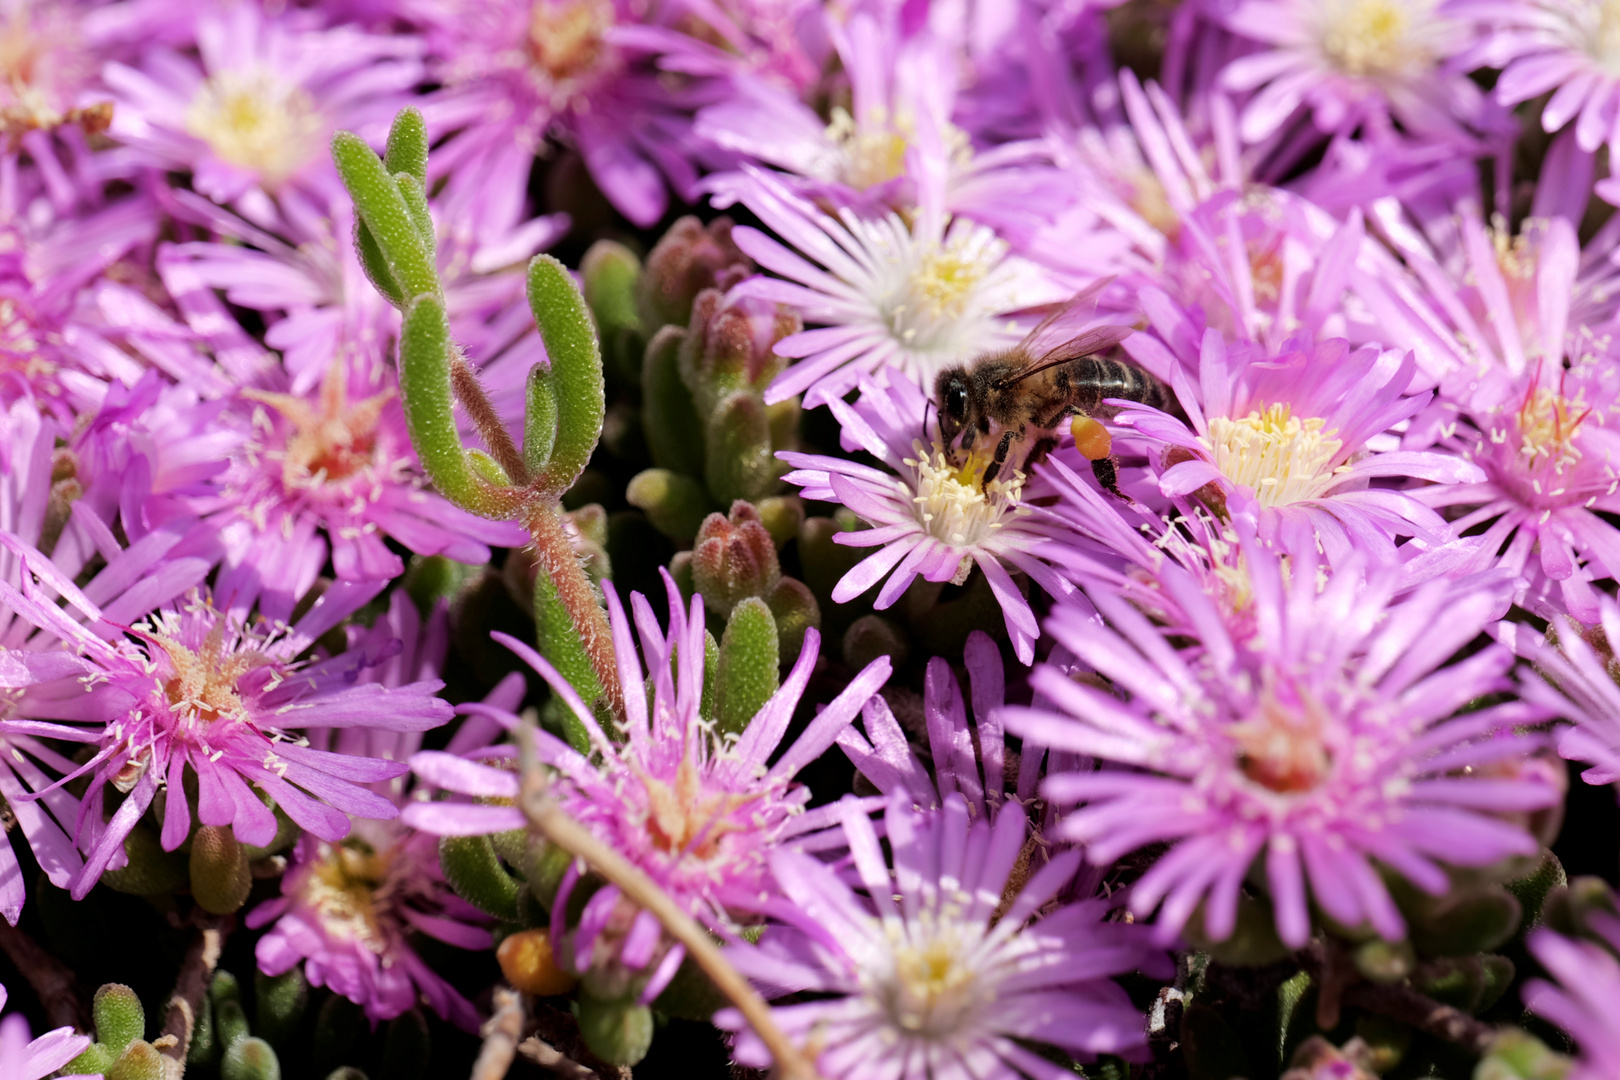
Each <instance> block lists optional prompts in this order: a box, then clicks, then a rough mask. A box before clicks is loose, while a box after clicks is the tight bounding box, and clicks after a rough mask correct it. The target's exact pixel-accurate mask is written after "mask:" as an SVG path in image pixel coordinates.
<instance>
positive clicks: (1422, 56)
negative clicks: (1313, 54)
mask: <svg viewBox="0 0 1620 1080" xmlns="http://www.w3.org/2000/svg"><path fill="white" fill-rule="evenodd" d="M1410 4H1411V0H1340V2H1338V3H1331V2H1330V3H1329V5H1328V9H1329V10H1328V11H1327V13H1326V14H1327V18H1326V20H1325V25H1324V26H1323V29H1322V35H1321V42H1322V54H1323V56H1324V57H1326V58H1327V60H1328V62H1329V63H1330V64H1332V65H1333V67H1335V68H1336V69H1338V70H1339V71H1340V72H1342V73H1344V74H1345V75H1349V76H1351V77H1353V78H1367V77H1373V78H1376V77H1380V76H1388V75H1399V74H1401V73H1403V72H1404V71H1407V70H1410V69H1411V68H1413V67H1417V66H1420V65H1423V64H1426V63H1427V62H1428V55H1427V50H1426V49H1425V48H1424V47H1423V46H1422V44H1421V43H1419V42H1418V41H1416V40H1415V36H1416V35H1415V34H1414V33H1413V31H1414V29H1415V27H1414V25H1413V23H1414V20H1413V18H1412V15H1413V13H1412V11H1411V8H1410Z"/></svg>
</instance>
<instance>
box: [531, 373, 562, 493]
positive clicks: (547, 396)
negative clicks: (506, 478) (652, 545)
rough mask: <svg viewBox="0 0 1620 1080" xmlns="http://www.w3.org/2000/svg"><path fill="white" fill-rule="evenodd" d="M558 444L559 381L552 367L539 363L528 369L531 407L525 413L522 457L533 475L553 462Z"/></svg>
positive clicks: (538, 473) (542, 470) (536, 474)
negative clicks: (553, 373) (552, 452)
mask: <svg viewBox="0 0 1620 1080" xmlns="http://www.w3.org/2000/svg"><path fill="white" fill-rule="evenodd" d="M556 445H557V385H556V383H555V382H553V381H552V378H551V368H549V367H547V366H546V365H545V364H536V365H534V367H532V368H530V369H529V381H528V408H527V410H526V411H525V413H524V417H523V461H524V463H525V464H526V465H528V466H529V474H530V475H531V476H539V475H540V474H541V473H542V472H544V471H545V468H546V466H547V465H549V464H551V451H552V449H553V448H554V447H556Z"/></svg>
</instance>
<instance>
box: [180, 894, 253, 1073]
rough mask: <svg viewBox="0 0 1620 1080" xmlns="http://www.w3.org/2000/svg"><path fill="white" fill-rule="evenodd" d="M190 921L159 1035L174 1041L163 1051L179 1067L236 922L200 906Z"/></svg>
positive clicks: (182, 1062) (228, 916) (183, 1064)
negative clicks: (190, 932)
mask: <svg viewBox="0 0 1620 1080" xmlns="http://www.w3.org/2000/svg"><path fill="white" fill-rule="evenodd" d="M191 924H192V925H193V926H195V927H196V928H197V932H196V934H195V935H193V936H192V939H191V946H190V948H188V949H186V957H185V959H184V960H182V961H181V963H180V974H179V976H177V977H176V978H175V981H174V993H173V994H171V995H170V996H169V1004H168V1006H167V1007H166V1008H165V1010H164V1014H163V1035H164V1036H170V1035H172V1036H174V1042H173V1043H172V1044H171V1045H169V1046H167V1047H165V1048H164V1050H163V1053H164V1055H165V1056H166V1057H168V1058H170V1059H171V1060H173V1061H174V1062H175V1063H176V1064H177V1065H178V1066H179V1067H180V1071H181V1072H184V1071H185V1062H186V1051H187V1050H188V1049H189V1048H190V1047H191V1035H192V1032H193V1031H195V1030H196V1027H197V1017H198V1015H200V1014H201V1012H202V1003H203V998H205V997H207V996H208V984H209V982H210V981H211V980H212V979H213V977H214V968H215V967H217V966H218V965H219V956H220V953H221V952H222V951H223V950H224V948H225V938H226V937H227V936H228V935H229V934H230V932H231V929H232V928H233V927H234V926H235V925H236V919H235V918H233V917H232V916H230V915H210V914H209V913H208V912H206V911H204V910H203V909H202V908H197V909H195V910H194V911H193V912H192V914H191Z"/></svg>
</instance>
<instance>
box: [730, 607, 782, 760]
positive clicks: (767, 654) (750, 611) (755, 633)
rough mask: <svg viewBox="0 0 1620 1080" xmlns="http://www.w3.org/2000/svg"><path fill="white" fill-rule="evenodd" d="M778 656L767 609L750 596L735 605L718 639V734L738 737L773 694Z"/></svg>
mask: <svg viewBox="0 0 1620 1080" xmlns="http://www.w3.org/2000/svg"><path fill="white" fill-rule="evenodd" d="M778 655H779V654H778V644H777V635H776V620H775V619H774V618H772V617H771V610H770V608H768V607H766V606H765V602H764V601H763V600H760V599H758V598H757V597H752V596H750V597H748V598H747V599H745V600H743V601H741V602H740V603H738V604H737V606H736V607H735V608H733V609H732V611H731V618H730V620H729V621H728V622H727V623H726V631H725V634H724V635H723V636H722V637H721V638H720V662H719V664H718V671H717V676H718V679H717V681H718V682H719V687H718V689H717V692H716V695H715V696H716V702H715V705H716V711H717V712H718V731H719V733H720V734H722V735H725V734H736V735H741V734H742V732H743V729H744V728H746V727H747V726H748V722H749V721H750V720H752V719H753V718H754V716H755V715H756V714H757V713H758V712H759V710H760V708H761V707H762V706H763V705H764V704H765V702H766V701H768V700H770V696H771V695H772V694H774V693H776V687H777V660H778Z"/></svg>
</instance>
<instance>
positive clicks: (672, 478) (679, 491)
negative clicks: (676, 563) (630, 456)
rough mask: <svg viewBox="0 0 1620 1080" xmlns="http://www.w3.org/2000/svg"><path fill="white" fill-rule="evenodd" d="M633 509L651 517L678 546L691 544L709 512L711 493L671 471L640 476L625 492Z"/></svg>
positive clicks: (662, 470) (648, 472)
mask: <svg viewBox="0 0 1620 1080" xmlns="http://www.w3.org/2000/svg"><path fill="white" fill-rule="evenodd" d="M624 497H625V500H626V501H627V502H629V503H630V505H631V506H634V507H636V508H637V509H638V510H641V511H642V512H644V513H645V514H646V515H647V520H648V521H650V522H652V523H653V527H654V528H656V529H657V530H658V531H659V532H661V533H663V534H664V535H665V536H667V537H669V538H670V539H671V540H673V541H675V542H676V543H677V544H685V543H688V542H690V541H691V539H692V536H693V534H695V533H696V532H697V531H698V528H699V526H700V525H701V524H702V522H703V517H704V515H705V514H706V513H708V510H709V505H710V503H709V493H708V492H707V491H705V490H704V487H703V485H702V484H700V483H699V482H698V481H696V480H694V479H692V478H691V477H690V476H685V475H683V474H681V473H676V472H671V471H670V470H668V469H646V470H643V471H642V472H639V473H637V474H636V475H635V477H633V478H632V479H631V481H630V485H629V487H627V488H625V492H624Z"/></svg>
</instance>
